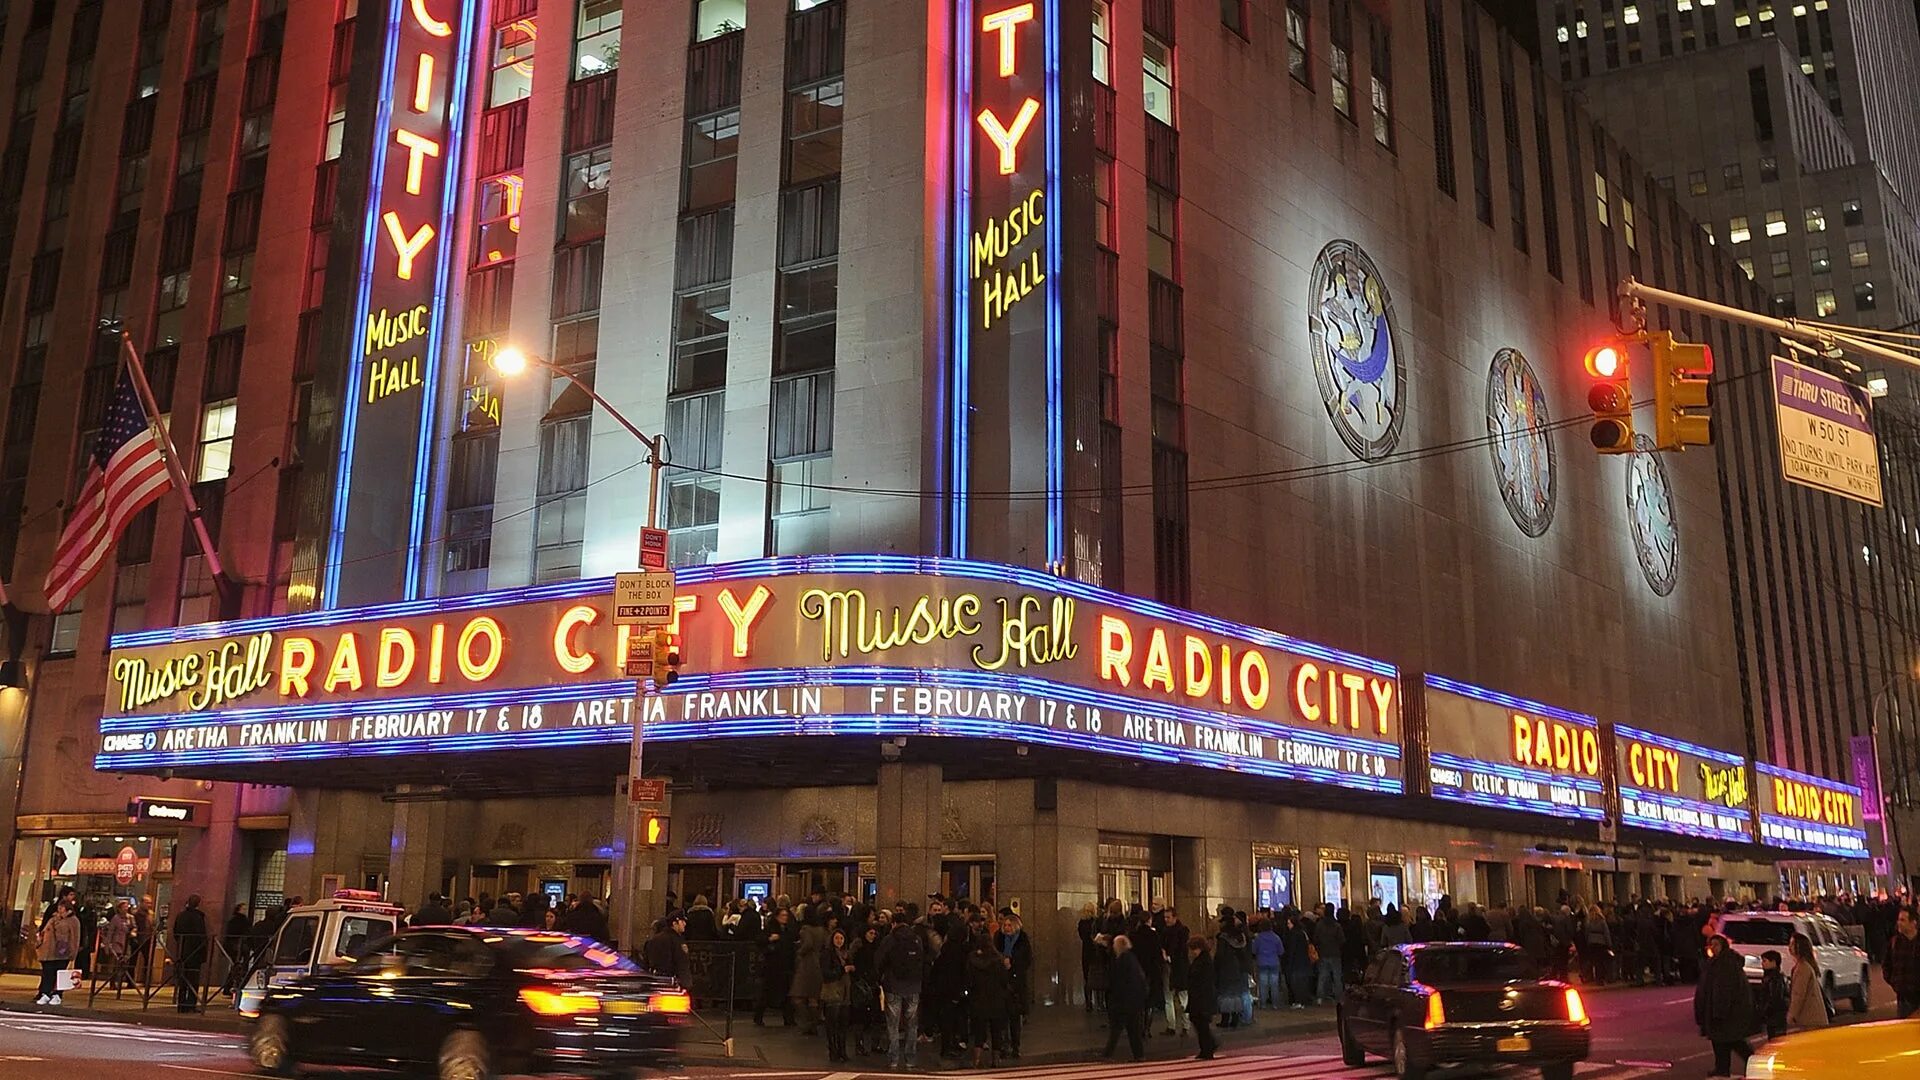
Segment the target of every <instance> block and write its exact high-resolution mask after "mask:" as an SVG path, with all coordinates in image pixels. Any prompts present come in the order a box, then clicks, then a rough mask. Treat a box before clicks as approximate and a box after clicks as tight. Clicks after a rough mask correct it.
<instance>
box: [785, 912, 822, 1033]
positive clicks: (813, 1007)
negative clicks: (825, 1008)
mask: <svg viewBox="0 0 1920 1080" xmlns="http://www.w3.org/2000/svg"><path fill="white" fill-rule="evenodd" d="M826 944H827V929H826V912H825V911H823V910H822V909H821V906H820V905H819V904H808V905H807V914H806V919H805V921H804V922H803V923H802V925H801V927H800V935H799V937H798V938H797V939H796V940H795V942H794V949H793V979H792V980H791V982H790V983H789V985H788V987H787V993H788V994H789V995H790V996H791V997H792V998H793V1004H794V1006H795V1007H796V1008H797V1009H799V1010H800V1013H801V1017H802V1025H803V1026H802V1027H801V1029H800V1034H802V1035H817V1034H819V1033H820V983H821V979H820V950H821V949H822V948H824V947H825V946H826Z"/></svg>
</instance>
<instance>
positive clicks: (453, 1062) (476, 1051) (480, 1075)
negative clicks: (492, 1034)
mask: <svg viewBox="0 0 1920 1080" xmlns="http://www.w3.org/2000/svg"><path fill="white" fill-rule="evenodd" d="M439 1062H440V1071H439V1076H440V1080H493V1062H492V1055H491V1054H489V1053H488V1051H487V1040H486V1039H485V1038H484V1037H483V1036H482V1035H481V1034H480V1033H479V1032H477V1031H456V1032H454V1033H453V1034H451V1035H449V1036H447V1041H445V1042H443V1043H441V1044H440V1059H439Z"/></svg>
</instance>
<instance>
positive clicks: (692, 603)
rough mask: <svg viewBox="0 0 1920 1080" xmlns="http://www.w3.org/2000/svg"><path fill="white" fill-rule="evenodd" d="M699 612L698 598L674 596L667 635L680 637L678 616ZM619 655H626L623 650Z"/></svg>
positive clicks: (689, 595)
mask: <svg viewBox="0 0 1920 1080" xmlns="http://www.w3.org/2000/svg"><path fill="white" fill-rule="evenodd" d="M699 610H700V598H699V597H697V596H694V595H691V594H682V595H678V596H675V597H674V598H673V621H672V622H670V623H668V624H667V633H669V634H672V635H673V636H674V637H679V636H680V616H682V615H690V614H692V613H693V612H696V611H699ZM621 644H622V645H623V646H624V645H625V644H626V641H625V640H624V639H622V641H621ZM620 655H622V656H625V655H626V652H625V651H624V649H623V650H622V652H621V653H620Z"/></svg>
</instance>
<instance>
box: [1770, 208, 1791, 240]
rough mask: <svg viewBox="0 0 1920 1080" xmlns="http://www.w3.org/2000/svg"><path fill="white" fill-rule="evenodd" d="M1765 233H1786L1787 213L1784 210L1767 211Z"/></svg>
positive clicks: (1778, 234)
mask: <svg viewBox="0 0 1920 1080" xmlns="http://www.w3.org/2000/svg"><path fill="white" fill-rule="evenodd" d="M1767 235H1768V236H1785V235H1787V215H1786V212H1785V211H1782V210H1769V211H1767Z"/></svg>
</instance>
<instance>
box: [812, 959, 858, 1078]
mask: <svg viewBox="0 0 1920 1080" xmlns="http://www.w3.org/2000/svg"><path fill="white" fill-rule="evenodd" d="M819 968H820V989H819V991H818V992H817V995H816V996H817V997H818V998H819V1001H820V1011H821V1015H822V1019H823V1021H824V1023H825V1024H826V1028H827V1060H828V1061H829V1062H833V1063H839V1062H843V1061H851V1060H853V1059H852V1058H850V1057H848V1056H847V999H848V997H849V996H850V991H851V985H852V982H853V974H854V963H853V957H852V956H851V955H850V954H849V953H848V951H847V932H846V931H845V930H842V929H840V928H839V927H837V926H836V927H834V929H833V932H832V933H830V934H828V935H827V940H826V943H825V944H823V945H821V946H820V953H819Z"/></svg>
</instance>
